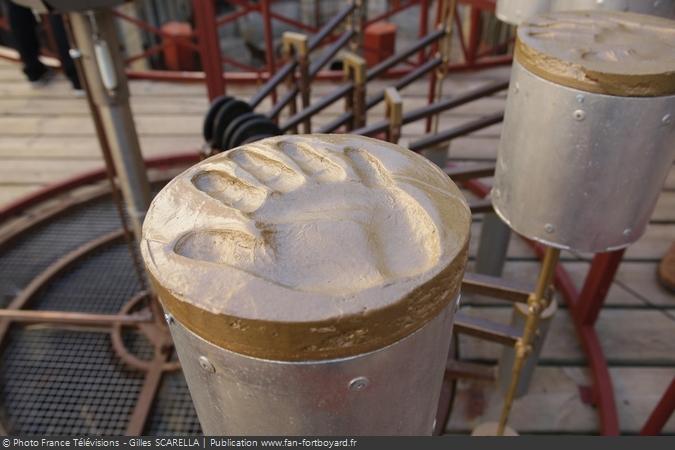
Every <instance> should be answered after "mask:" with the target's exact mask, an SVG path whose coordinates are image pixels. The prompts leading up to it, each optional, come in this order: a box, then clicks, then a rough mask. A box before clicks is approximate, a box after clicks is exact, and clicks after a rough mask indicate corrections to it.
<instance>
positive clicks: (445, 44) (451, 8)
mask: <svg viewBox="0 0 675 450" xmlns="http://www.w3.org/2000/svg"><path fill="white" fill-rule="evenodd" d="M456 7H457V0H443V12H442V16H441V17H442V18H441V24H442V26H443V30H444V31H445V36H443V38H442V39H441V42H440V53H441V65H440V66H438V69H436V72H437V74H436V89H435V90H434V91H435V96H436V99H439V98H441V97H442V96H443V82H444V81H445V76H446V75H447V74H448V64H450V51H451V50H452V25H453V18H454V17H455V9H456ZM460 32H461V30H460ZM438 122H439V117H438V114H435V115H434V116H432V125H431V128H432V131H433V132H434V133H438Z"/></svg>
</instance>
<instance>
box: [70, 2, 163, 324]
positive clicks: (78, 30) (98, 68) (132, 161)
mask: <svg viewBox="0 0 675 450" xmlns="http://www.w3.org/2000/svg"><path fill="white" fill-rule="evenodd" d="M69 17H70V25H71V29H72V33H73V37H74V38H75V45H76V46H77V49H78V52H79V54H80V56H81V67H82V73H83V74H84V77H85V80H86V86H87V87H88V89H89V95H90V96H91V97H90V98H91V101H92V103H93V105H94V107H95V109H96V111H97V115H98V117H99V119H100V125H101V128H102V131H103V134H104V135H105V139H106V141H107V146H108V148H109V150H110V155H111V157H112V162H113V164H114V166H115V172H116V174H117V178H118V181H119V184H120V188H121V190H122V195H123V197H124V201H125V203H126V207H127V214H128V215H129V222H130V223H131V228H132V230H133V232H134V237H135V240H136V244H137V245H138V243H139V242H140V240H141V235H142V225H143V220H144V219H145V214H146V212H147V210H148V207H149V206H150V199H151V196H150V183H149V181H148V176H147V172H146V170H145V163H144V161H143V156H142V154H141V146H140V143H139V141H138V135H137V133H136V127H135V124H134V120H133V116H132V114H131V107H130V105H129V86H128V83H127V78H126V74H125V72H124V67H123V65H122V61H124V59H123V58H122V55H121V54H120V51H119V49H120V45H119V42H118V40H117V29H116V28H115V24H114V21H113V15H112V12H111V11H110V10H109V9H100V10H96V11H89V12H86V13H78V12H75V13H70V16H69ZM150 308H151V310H152V313H153V318H154V320H155V323H156V324H158V325H160V326H161V327H163V326H164V320H163V314H162V312H161V308H160V306H159V304H158V303H157V301H156V300H153V301H150Z"/></svg>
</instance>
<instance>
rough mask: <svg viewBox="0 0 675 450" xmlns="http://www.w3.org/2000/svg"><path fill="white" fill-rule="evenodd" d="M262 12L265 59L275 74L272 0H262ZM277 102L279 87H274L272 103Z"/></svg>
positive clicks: (270, 73) (270, 72)
mask: <svg viewBox="0 0 675 450" xmlns="http://www.w3.org/2000/svg"><path fill="white" fill-rule="evenodd" d="M260 13H261V14H262V19H263V33H264V36H265V59H266V60H267V72H268V73H269V76H270V77H271V76H273V75H274V72H276V63H275V61H274V35H273V34H272V33H273V31H272V15H271V14H270V0H260ZM276 102H277V89H276V88H274V89H272V103H276Z"/></svg>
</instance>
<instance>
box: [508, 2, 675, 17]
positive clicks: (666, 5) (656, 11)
mask: <svg viewBox="0 0 675 450" xmlns="http://www.w3.org/2000/svg"><path fill="white" fill-rule="evenodd" d="M507 2H508V1H507ZM550 2H551V11H571V10H590V9H596V10H605V11H630V12H635V13H640V14H650V15H653V16H661V17H675V0H550Z"/></svg>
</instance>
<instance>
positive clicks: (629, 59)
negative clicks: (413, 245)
mask: <svg viewBox="0 0 675 450" xmlns="http://www.w3.org/2000/svg"><path fill="white" fill-rule="evenodd" d="M575 28H576V29H575ZM673 28H675V22H672V21H670V20H666V19H661V18H656V17H650V16H644V15H637V14H628V13H609V12H599V11H594V12H557V13H551V14H549V15H547V16H545V17H544V16H541V17H537V18H535V19H532V21H531V23H528V24H523V25H521V26H520V27H519V29H518V40H517V42H516V54H515V58H514V64H513V69H512V73H511V82H510V87H509V92H508V99H507V106H506V112H505V118H504V125H503V131H502V136H501V140H500V144H499V152H498V160H497V168H496V171H495V183H494V188H493V191H492V202H493V205H494V208H495V211H496V212H497V213H498V214H499V215H500V217H501V218H502V219H503V220H504V221H505V222H506V223H508V224H509V226H510V227H511V228H512V229H514V230H515V231H516V232H518V233H520V234H522V235H524V236H526V237H529V238H531V239H533V240H536V241H539V242H542V243H544V244H547V245H550V246H553V247H557V248H561V249H574V250H578V251H588V252H606V251H611V250H616V249H619V248H623V247H626V246H627V245H629V244H631V243H632V242H634V241H636V240H637V239H638V238H639V237H640V236H641V235H642V234H643V232H644V230H645V227H646V226H647V223H648V222H649V217H650V215H651V213H652V211H653V209H654V205H655V203H656V200H657V197H658V196H659V194H660V192H661V187H662V185H663V181H664V179H665V177H666V175H667V174H668V171H669V170H670V167H671V166H672V162H673V158H674V157H675V125H674V124H675V95H674V94H675V75H674V74H675V58H673V55H672V50H667V49H668V48H671V49H672V47H668V46H669V45H670V44H667V42H668V39H670V37H669V36H671V35H672V31H673ZM624 33H625V35H624ZM609 35H611V36H612V37H609V38H607V37H608V36H609ZM661 39H663V41H661ZM582 50H583V51H582ZM660 52H661V54H659V53H660ZM575 55H576V56H575ZM585 55H590V56H589V57H586V56H585ZM655 55H658V56H655Z"/></svg>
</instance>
